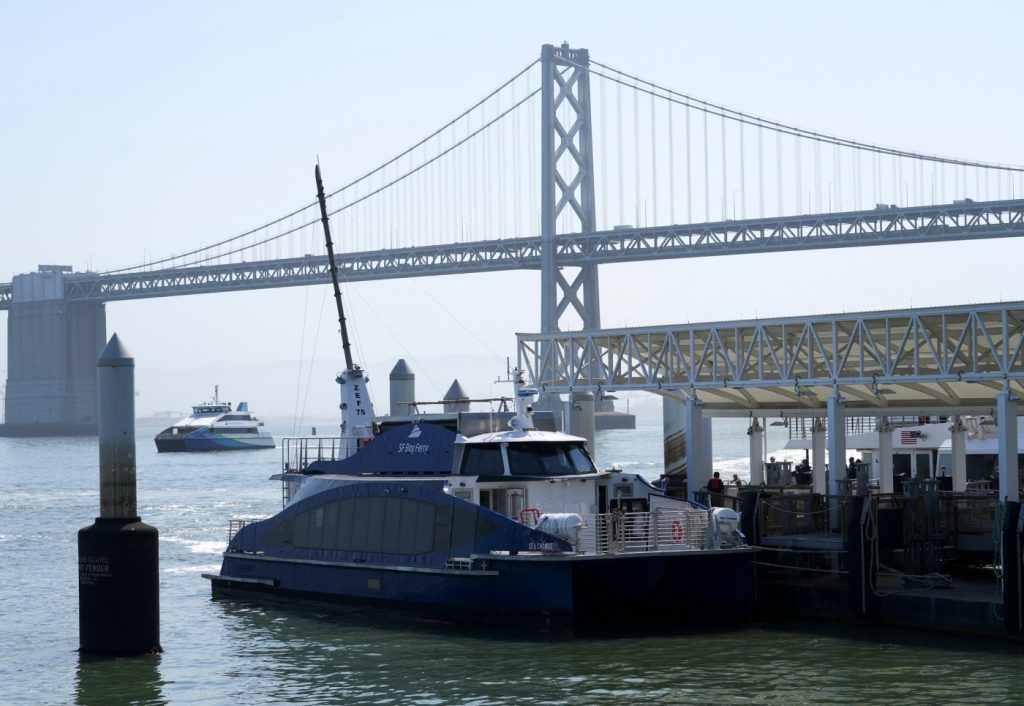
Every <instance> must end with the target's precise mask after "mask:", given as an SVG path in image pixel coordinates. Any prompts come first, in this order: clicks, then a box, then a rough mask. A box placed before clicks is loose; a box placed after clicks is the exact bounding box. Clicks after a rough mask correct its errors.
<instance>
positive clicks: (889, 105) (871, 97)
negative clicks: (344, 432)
mask: <svg viewBox="0 0 1024 706" xmlns="http://www.w3.org/2000/svg"><path fill="white" fill-rule="evenodd" d="M1022 20H1024V9H1022V6H1021V5H1020V4H1019V3H1012V2H1005V3H1001V2H978V3H972V4H970V5H967V4H964V3H961V2H956V3H954V2H901V3H892V2H857V3H846V4H839V3H825V2H806V3H804V2H773V3H765V2H733V3H702V4H697V3H684V2H665V3H653V2H633V3H621V2H591V3H565V4H562V5H560V6H556V5H554V4H552V3H546V2H545V3H541V2H518V3H514V4H513V3H503V4H497V3H479V2H476V3H411V2H409V3H398V2H395V3H386V2H385V3H376V4H372V5H371V4H370V3H342V2H333V3H322V2H304V3H270V2H212V3H211V2H176V3H164V4H158V3H138V2H124V3H115V2H97V3H71V2H65V3H56V2H32V3H27V2H26V3H16V2H6V3H2V4H0V90H2V94H0V95H2V98H0V125H2V129H0V155H2V167H0V213H2V214H3V227H2V231H0V232H2V235H0V281H10V279H11V277H12V276H13V275H15V274H19V273H23V272H28V271H32V270H34V269H35V268H36V266H37V265H38V264H40V263H57V264H69V265H72V266H74V268H75V270H84V269H87V268H89V267H91V268H92V269H95V270H103V269H110V268H114V267H117V266H122V265H129V264H135V263H137V262H139V261H141V260H143V259H144V258H155V257H160V256H164V255H168V254H170V253H172V252H181V251H183V250H186V249H188V248H191V247H195V246H198V245H202V244H206V243H210V242H214V241H216V240H220V239H223V238H225V237H227V236H230V235H233V234H235V233H237V232H240V231H242V230H245V229H246V228H248V227H250V226H253V225H256V224H258V223H262V222H265V221H267V220H269V219H271V218H273V217H276V216H278V215H281V214H282V213H284V212H286V211H288V210H291V209H292V208H294V207H296V206H298V205H301V204H304V203H307V202H308V201H310V200H311V199H312V196H313V190H312V184H311V169H312V165H313V163H314V161H315V159H316V158H317V156H319V158H320V161H321V164H322V165H323V168H324V171H325V177H326V179H327V181H328V188H330V187H331V185H332V184H333V185H336V186H337V185H340V184H341V183H343V182H344V181H346V180H348V179H349V178H352V177H354V176H357V175H358V174H361V173H363V172H365V171H367V170H368V169H370V168H372V167H374V166H376V165H377V164H379V163H381V162H382V161H384V160H385V159H387V158H388V157H390V156H392V155H393V154H395V153H397V152H399V151H401V150H402V149H404V148H405V147H406V146H408V145H410V144H412V143H414V142H415V141H417V140H418V139H419V138H421V137H423V136H424V135H426V134H427V133H429V132H431V131H433V130H434V129H435V128H436V127H438V126H440V125H442V124H443V123H445V122H446V121H447V120H448V119H449V118H451V117H453V116H454V115H456V114H457V113H459V112H461V111H462V110H463V109H465V108H466V107H467V106H469V105H470V104H472V103H473V102H475V101H476V100H477V99H479V98H480V97H482V96H483V95H484V94H486V93H487V92H489V91H490V90H491V89H493V88H495V87H496V86H497V85H498V84H499V83H501V82H502V81H503V80H504V79H505V78H507V77H509V76H511V75H512V74H513V73H515V72H516V71H518V70H519V69H521V68H522V67H523V66H525V65H526V64H527V63H529V62H530V61H531V60H533V59H534V58H535V57H537V56H538V54H539V52H540V47H541V45H542V44H544V43H555V44H557V43H560V42H562V41H563V40H564V41H568V42H569V43H570V44H571V45H572V46H576V47H587V48H588V49H589V50H590V52H591V56H592V57H593V58H595V59H597V60H599V61H602V62H605V63H608V64H611V65H613V66H616V67H621V68H623V69H626V70H629V71H631V72H633V73H636V74H638V75H640V76H643V77H645V78H649V79H652V80H656V81H658V82H660V83H663V84H665V85H668V86H671V87H673V88H675V89H678V90H680V91H684V92H688V93H691V94H694V95H697V96H700V97H703V98H705V99H708V100H713V101H718V102H721V103H724V104H726V105H728V106H731V107H734V108H737V109H744V110H748V111H751V112H755V113H757V114H759V115H763V116H766V117H771V118H774V119H778V120H781V121H786V122H791V123H795V124H797V125H801V126H804V127H807V128H812V129H816V130H820V131H823V132H829V133H834V134H839V135H842V136H845V137H850V138H855V139H860V140H863V141H867V142H874V143H881V144H884V145H890V146H895V147H899V148H904V149H912V150H918V151H921V152H928V153H937V154H943V155H953V156H959V157H963V158H970V159H977V160H983V161H994V162H1003V163H1011V164H1024V136H1022V131H1021V129H1020V115H1021V107H1022V105H1021V103H1022V99H1021V98H1020V91H1019V88H1018V86H1019V77H1020V74H1021V69H1022V56H1024V54H1022V52H1021V50H1020V42H1019V36H1018V35H1019V29H1020V27H1021V26H1022ZM1022 254H1024V248H1022V246H1021V243H1020V242H1018V241H1016V240H1004V241H989V242H983V243H957V244H949V245H927V246H919V247H912V246H895V247H888V248H868V249H855V250H839V251H818V252H812V253H806V254H792V253H789V254H781V255H759V256H743V257H732V258H713V259H698V260H674V261H668V262H663V263H636V264H623V265H616V266H603V267H602V269H601V283H602V307H603V309H602V317H603V323H604V325H605V326H608V327H611V326H623V325H640V324H661V323H679V322H687V321H694V322H696V321H709V320H721V319H735V318H752V317H755V316H756V317H765V316H777V315H801V314H817V313H827V312H832V311H840V310H845V311H854V310H863V309H881V308H901V307H908V306H925V305H940V304H961V303H968V302H979V301H995V300H1000V299H1002V300H1017V299H1021V298H1022V296H1024V292H1022V291H1021V287H1020V284H1019V282H1020V278H1019V274H1018V273H1019V268H1020V265H1019V263H1020V261H1021V255H1022ZM538 290H539V274H538V273H533V272H528V273H504V274H490V275H472V276H462V277H449V278H423V279H419V280H398V281H390V282H378V283H367V284H358V285H350V286H347V287H346V288H345V296H346V301H347V302H348V303H349V306H350V307H351V311H350V321H352V323H353V324H354V326H355V327H356V335H357V343H358V347H357V349H356V351H357V357H358V358H359V359H360V360H361V361H363V362H364V364H365V365H368V366H372V367H371V377H372V378H373V379H374V380H375V382H376V383H377V391H376V395H377V397H378V405H382V404H383V403H384V400H385V396H386V395H385V394H384V393H386V385H384V386H382V385H380V383H382V382H384V381H385V379H386V375H387V372H388V370H389V369H390V367H391V365H392V364H393V362H394V360H395V359H396V358H398V357H400V356H404V357H406V358H408V359H410V363H411V364H412V365H413V367H414V369H416V372H417V373H418V374H419V375H420V378H419V379H420V381H421V387H420V391H421V394H420V396H421V397H433V396H440V395H442V394H443V393H444V391H445V389H447V387H448V385H449V384H450V382H451V379H452V377H453V376H454V375H455V374H458V375H459V377H460V379H461V381H462V383H463V385H464V387H466V389H467V390H468V391H469V392H470V394H471V395H474V396H484V395H489V394H492V392H493V393H499V392H501V391H502V390H501V389H497V388H493V386H492V385H491V381H492V380H493V379H494V377H495V376H496V375H497V374H498V373H499V372H501V371H502V370H503V367H504V362H503V361H504V356H506V355H514V342H515V339H514V334H515V332H516V331H535V330H537V329H538V328H539V304H538ZM325 295H326V296H329V288H328V287H317V288H315V289H310V290H307V289H306V288H293V289H276V290H266V291H259V292H247V293H239V294H216V295H204V296H192V297H179V298H171V299H156V300H143V301H136V302H125V303H113V304H109V305H108V306H107V331H108V335H109V334H110V333H113V332H115V331H116V332H117V333H119V334H120V336H121V337H122V338H123V340H124V341H125V342H126V344H127V345H128V347H129V348H130V349H131V350H132V352H133V353H134V355H135V357H136V364H137V371H138V382H137V386H138V388H139V390H140V398H139V404H138V409H139V411H140V412H148V411H153V410H160V409H184V408H186V407H187V406H188V405H189V404H191V403H193V402H196V401H198V400H199V399H200V398H202V397H205V396H207V395H208V394H209V393H210V392H212V386H213V385H214V384H216V383H220V384H221V385H222V390H224V389H225V388H227V390H226V392H225V394H226V395H228V396H230V397H231V398H232V399H240V398H244V397H248V398H249V399H250V400H251V401H252V404H253V406H254V408H256V409H262V410H266V411H268V412H272V413H276V414H285V413H291V411H292V409H291V407H292V405H293V404H294V401H295V399H296V395H297V389H298V390H299V391H300V392H299V393H298V394H299V396H300V397H302V396H304V395H305V394H306V393H305V391H304V390H305V384H306V383H305V378H304V377H300V368H299V360H300V358H305V359H309V358H310V357H311V353H312V351H313V348H314V339H315V336H316V331H317V325H316V321H317V320H319V321H321V322H322V323H321V326H320V329H319V338H318V339H316V351H317V359H318V361H319V362H320V364H319V365H318V370H317V372H316V373H314V379H313V380H312V383H311V385H310V390H311V391H310V393H309V403H308V406H309V409H311V410H313V411H317V412H320V411H323V412H327V413H330V412H331V410H332V409H333V406H334V404H335V402H334V401H335V395H336V389H335V386H334V385H333V383H331V380H330V377H331V371H333V370H335V369H337V368H338V367H339V361H340V359H341V355H340V345H339V344H338V338H337V334H336V333H335V328H336V326H335V323H334V319H335V316H334V312H333V310H332V308H331V302H330V301H329V300H328V301H327V306H326V307H323V302H324V297H325ZM510 295H511V296H510ZM510 301H515V302H520V304H519V305H518V306H516V307H514V308H510V307H509V306H508V305H507V303H508V302H510ZM322 307H323V308H322ZM321 311H323V313H322V314H321ZM0 323H2V324H4V325H3V326H2V328H0V350H2V351H6V314H2V313H0ZM455 354H458V355H464V356H469V357H470V358H469V359H467V360H455V361H452V360H449V361H448V362H447V363H445V362H444V359H445V358H450V357H451V356H452V355H455ZM463 363H465V366H464V368H460V365H462V364H463ZM321 366H322V370H321V369H320V367H321ZM459 369H465V370H466V372H465V373H458V372H457V371H458V370H459ZM0 370H4V371H5V370H6V358H5V357H3V358H0ZM3 376H4V377H6V373H5V372H4V374H3ZM428 378H429V380H428Z"/></svg>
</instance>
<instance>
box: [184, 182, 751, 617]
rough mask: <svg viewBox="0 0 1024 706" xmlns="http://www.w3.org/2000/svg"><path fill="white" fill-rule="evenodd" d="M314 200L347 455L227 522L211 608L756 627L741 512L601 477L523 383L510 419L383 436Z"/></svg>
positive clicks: (467, 419) (469, 420) (617, 474)
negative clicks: (220, 602) (249, 604)
mask: <svg viewBox="0 0 1024 706" xmlns="http://www.w3.org/2000/svg"><path fill="white" fill-rule="evenodd" d="M317 187H318V192H319V198H320V204H321V212H322V216H323V221H324V229H325V234H326V240H327V251H328V257H329V258H330V265H331V273H332V276H333V279H334V287H335V297H336V301H337V303H338V311H339V322H340V323H341V324H342V326H341V331H342V342H343V347H344V351H345V359H346V360H345V362H346V369H345V371H344V372H342V373H340V374H339V376H338V382H339V383H340V385H341V410H342V423H341V435H340V440H339V442H340V443H338V444H337V446H334V445H332V448H337V449H338V453H332V454H330V455H331V456H336V457H337V458H331V459H323V460H316V461H313V462H311V463H308V464H307V463H306V462H305V460H303V461H302V462H300V463H297V464H289V466H288V467H287V469H286V472H285V473H282V474H281V475H279V476H275V477H276V478H279V479H280V480H282V482H283V483H284V489H285V493H284V501H285V502H284V508H283V509H282V510H281V511H280V512H279V513H277V514H276V515H274V516H273V517H271V518H269V519H265V520H233V521H232V526H231V529H230V540H229V543H228V547H227V550H226V551H225V552H224V555H223V563H222V565H221V569H220V572H219V573H217V574H205V575H204V576H206V578H208V579H210V581H211V582H212V585H213V591H214V594H215V595H231V594H236V593H239V592H243V593H265V594H273V595H277V596H283V597H298V598H309V599H315V600H330V601H339V602H348V603H356V604H368V605H379V606H387V607H393V608H400V609H409V610H413V611H416V612H419V613H424V614H428V615H430V616H434V617H441V618H445V619H451V620H456V621H461V622H501V623H513V624H520V625H524V624H532V625H542V626H555V625H562V626H569V627H572V626H582V625H593V626H598V627H604V626H609V625H613V624H623V623H625V624H627V625H635V624H643V623H647V624H652V623H653V624H657V625H664V624H668V623H680V622H682V623H685V622H703V621H715V622H718V621H721V620H723V619H724V618H732V619H735V618H740V617H744V616H746V615H748V614H749V612H750V610H751V607H752V603H753V593H754V590H753V589H754V575H753V558H754V555H755V552H756V551H757V550H756V549H755V548H753V547H749V546H747V545H746V544H745V542H744V541H743V537H742V536H741V534H740V532H739V516H738V515H737V513H735V512H734V511H732V510H730V509H726V508H713V509H712V508H707V507H703V506H700V505H697V504H695V503H691V502H687V501H684V500H679V499H677V498H672V497H668V496H667V495H665V493H663V492H662V491H660V490H659V489H657V488H655V487H654V486H652V485H651V484H650V483H649V482H648V481H647V480H646V479H644V478H643V477H641V476H639V475H637V474H634V473H623V472H621V471H617V470H608V471H599V470H597V469H596V468H595V466H594V463H593V461H592V460H591V457H590V455H589V454H588V452H587V449H586V447H585V440H584V439H582V438H580V437H577V436H571V435H568V434H563V433H559V432H556V431H554V429H553V425H552V426H551V428H550V429H549V430H541V429H538V428H537V426H538V425H535V424H534V415H533V412H532V410H531V408H530V404H529V403H530V400H531V398H532V397H533V395H534V394H536V391H535V390H533V389H530V388H527V387H525V386H524V385H523V384H522V376H521V375H520V374H518V372H517V375H516V412H515V413H514V414H512V413H475V417H474V413H458V414H457V415H455V417H456V419H455V421H454V422H453V423H451V424H441V423H430V422H427V421H424V420H419V421H416V420H414V421H412V422H411V423H405V424H403V423H394V424H383V425H382V426H383V427H386V430H385V431H383V432H381V433H375V425H374V423H373V420H374V417H373V407H372V405H371V403H370V400H369V397H368V395H367V391H366V379H365V376H364V372H363V371H362V370H361V369H360V368H359V367H358V366H356V365H354V364H353V363H352V357H351V353H350V351H349V345H348V335H347V332H346V328H345V323H344V322H345V318H344V313H343V311H342V309H341V297H340V290H339V288H338V284H337V270H336V266H335V264H334V254H333V246H332V244H331V239H330V230H329V227H328V222H327V214H326V208H325V206H324V200H323V199H324V196H323V186H322V183H321V182H320V175H319V168H318V169H317ZM474 424H476V428H472V427H473V426H474ZM288 441H291V440H286V443H287V442H288ZM321 441H322V440H321ZM322 450H323V447H322V446H319V447H318V451H322ZM320 455H321V456H322V455H323V454H320ZM300 457H301V454H300ZM286 458H288V456H287V455H286ZM313 458H316V455H314V457H313Z"/></svg>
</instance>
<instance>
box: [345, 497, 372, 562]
mask: <svg viewBox="0 0 1024 706" xmlns="http://www.w3.org/2000/svg"><path fill="white" fill-rule="evenodd" d="M350 502H351V503H352V541H351V542H350V543H349V546H348V548H349V549H351V550H352V551H366V537H367V531H368V530H369V527H370V503H369V502H367V500H366V499H365V498H353V499H352V500H351V501H350ZM346 504H347V503H346Z"/></svg>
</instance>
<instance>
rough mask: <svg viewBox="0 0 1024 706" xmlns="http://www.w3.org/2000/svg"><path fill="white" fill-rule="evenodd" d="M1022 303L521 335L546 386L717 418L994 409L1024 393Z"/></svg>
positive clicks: (531, 370)
mask: <svg viewBox="0 0 1024 706" xmlns="http://www.w3.org/2000/svg"><path fill="white" fill-rule="evenodd" d="M1022 347H1024V302H1011V303H999V304H979V305H969V306H956V307H944V308H934V309H908V310H898V311H882V312H866V313H856V314H838V315H827V316H815V317H808V318H798V317H792V318H782V319H758V320H750V321H730V322H721V323H708V324H685V325H677V326H655V327H647V328H627V329H609V330H600V331H578V332H564V333H553V334H519V336H518V355H519V365H520V368H522V369H524V370H525V371H526V372H527V375H529V376H530V378H531V379H532V382H533V384H535V385H536V386H537V387H538V388H539V389H542V390H545V391H548V392H555V393H559V392H561V393H566V392H570V391H595V390H603V391H606V392H607V391H610V390H647V391H651V392H656V393H659V394H662V395H667V396H670V397H676V398H679V399H685V398H688V397H691V396H694V395H696V396H697V397H698V398H699V399H700V400H701V402H702V403H703V406H704V409H705V410H706V411H708V412H712V413H715V414H716V415H719V416H728V415H730V414H742V415H744V416H745V415H747V414H749V413H750V412H752V411H754V410H758V411H772V410H778V411H779V412H780V413H785V414H791V415H797V416H799V415H801V414H803V415H813V414H815V412H816V411H820V410H821V409H822V408H823V407H824V406H825V404H826V400H827V399H828V398H829V397H830V396H831V395H833V394H834V392H836V391H838V393H839V395H840V396H841V397H842V398H844V399H845V400H846V405H847V410H848V413H849V412H854V411H856V410H862V413H863V414H866V415H867V414H872V415H896V414H916V413H918V412H922V411H926V410H933V409H934V410H943V411H945V412H949V413H988V412H990V411H991V409H992V407H993V406H994V405H995V396H996V395H998V394H999V393H1000V392H1002V391H1003V390H1004V389H1006V390H1007V391H1008V392H1010V393H1011V394H1013V395H1024V356H1022Z"/></svg>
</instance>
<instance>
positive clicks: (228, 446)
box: [156, 434, 274, 453]
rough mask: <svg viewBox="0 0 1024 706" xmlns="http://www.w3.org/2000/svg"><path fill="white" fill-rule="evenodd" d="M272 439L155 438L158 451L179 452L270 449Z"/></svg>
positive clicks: (205, 435)
mask: <svg viewBox="0 0 1024 706" xmlns="http://www.w3.org/2000/svg"><path fill="white" fill-rule="evenodd" d="M272 448H274V442H273V439H268V438H266V437H264V438H262V439H259V440H258V442H257V439H256V438H253V439H244V438H237V437H236V438H231V437H227V436H219V435H214V434H203V435H197V434H190V435H188V436H178V437H172V438H160V437H157V439H156V450H157V451H158V452H160V453H167V452H181V451H240V450H253V449H272Z"/></svg>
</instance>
